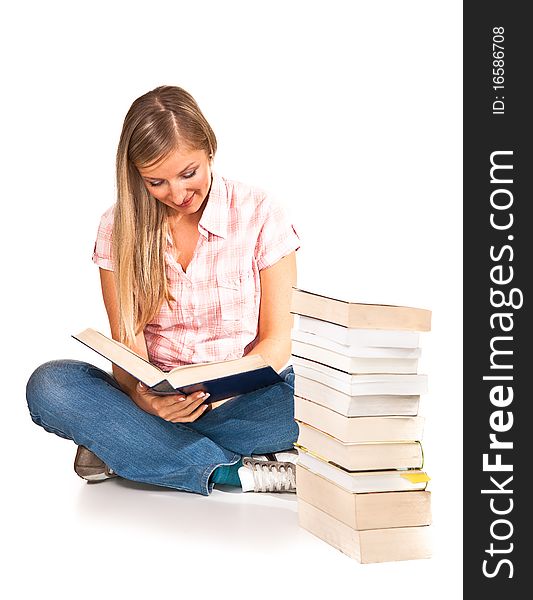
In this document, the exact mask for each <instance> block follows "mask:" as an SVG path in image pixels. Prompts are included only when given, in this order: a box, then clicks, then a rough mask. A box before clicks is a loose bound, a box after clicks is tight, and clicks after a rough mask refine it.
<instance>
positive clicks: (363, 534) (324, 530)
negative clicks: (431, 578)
mask: <svg viewBox="0 0 533 600" xmlns="http://www.w3.org/2000/svg"><path fill="white" fill-rule="evenodd" d="M298 521H299V523H300V526H301V527H303V528H304V529H306V530H307V531H309V532H310V533H312V534H313V535H315V536H317V537H318V538H320V539H321V540H323V541H325V542H327V543H328V544H330V545H331V546H333V547H335V548H337V549H338V550H340V551H341V552H343V553H344V554H347V555H348V556H350V557H351V558H355V559H356V560H358V561H359V562H360V563H378V562H388V561H396V560H414V559H420V558H430V557H431V531H430V527H429V526H427V525H426V526H420V527H389V528H383V529H365V530H358V529H354V528H353V527H350V526H348V525H346V524H345V523H343V522H342V521H339V520H338V519H335V517H332V516H331V515H328V513H326V512H324V511H322V510H320V509H318V508H316V507H315V506H313V505H312V504H309V503H308V502H306V501H305V500H303V499H302V498H298Z"/></svg>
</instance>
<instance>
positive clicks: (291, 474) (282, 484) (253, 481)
mask: <svg viewBox="0 0 533 600" xmlns="http://www.w3.org/2000/svg"><path fill="white" fill-rule="evenodd" d="M297 458H298V452H297V451H296V450H286V451H284V452H276V453H274V454H261V455H256V454H254V455H252V456H245V457H243V459H242V467H240V469H239V471H238V472H239V478H240V480H241V485H242V491H243V492H252V491H253V492H293V493H294V492H296V467H295V463H296V459H297Z"/></svg>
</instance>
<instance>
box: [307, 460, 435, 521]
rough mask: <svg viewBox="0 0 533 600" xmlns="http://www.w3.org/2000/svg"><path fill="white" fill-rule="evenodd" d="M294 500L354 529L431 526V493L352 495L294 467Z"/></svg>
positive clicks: (318, 476)
mask: <svg viewBox="0 0 533 600" xmlns="http://www.w3.org/2000/svg"><path fill="white" fill-rule="evenodd" d="M296 480H297V481H298V487H297V488H296V493H297V495H298V498H301V499H302V500H305V501H306V502H307V503H309V504H312V505H313V506H315V507H316V508H318V509H320V510H323V511H324V512H327V513H328V514H329V515H331V516H332V517H335V518H336V519H338V520H339V521H342V522H343V523H345V524H346V525H348V526H349V527H353V528H354V529H383V528H388V527H419V526H422V525H430V524H431V492H427V491H423V490H418V491H407V492H371V493H368V494H354V493H353V492H348V491H347V490H345V489H343V488H341V487H340V486H338V485H335V484H334V483H332V482H331V481H328V480H327V479H324V477H321V476H320V475H316V474H315V473H312V472H311V471H309V469H306V468H305V467H304V466H303V465H296Z"/></svg>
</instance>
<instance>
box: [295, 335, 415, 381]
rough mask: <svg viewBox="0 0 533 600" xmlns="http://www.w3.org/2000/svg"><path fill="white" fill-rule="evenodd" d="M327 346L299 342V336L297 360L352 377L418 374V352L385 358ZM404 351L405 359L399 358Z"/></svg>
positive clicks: (377, 353) (368, 350)
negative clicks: (310, 362) (305, 360)
mask: <svg viewBox="0 0 533 600" xmlns="http://www.w3.org/2000/svg"><path fill="white" fill-rule="evenodd" d="M315 338H316V336H315ZM325 346H326V345H325V344H319V343H317V341H316V340H312V341H309V342H307V341H300V340H299V339H298V336H297V335H295V336H293V338H292V353H293V354H294V356H299V357H301V358H306V359H307V360H312V361H315V362H318V363H321V364H323V365H326V366H330V367H333V368H334V369H340V370H341V371H345V372H347V373H351V374H355V373H416V372H417V369H418V351H417V350H412V349H408V350H407V351H405V349H403V348H400V349H399V350H398V349H392V350H393V351H394V352H391V355H389V356H386V355H385V353H384V352H382V351H381V349H378V348H361V347H357V346H353V347H352V346H344V347H338V346H339V345H337V348H336V349H332V347H331V346H333V343H330V344H329V346H330V347H329V348H327V347H325ZM401 351H403V354H404V355H403V356H399V355H400V354H401ZM393 354H395V355H396V356H394V355H393Z"/></svg>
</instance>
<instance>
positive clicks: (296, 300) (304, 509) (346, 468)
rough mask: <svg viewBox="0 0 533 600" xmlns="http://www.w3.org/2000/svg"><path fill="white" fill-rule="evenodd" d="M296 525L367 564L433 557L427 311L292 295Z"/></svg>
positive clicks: (302, 293)
mask: <svg viewBox="0 0 533 600" xmlns="http://www.w3.org/2000/svg"><path fill="white" fill-rule="evenodd" d="M291 312H292V313H294V314H295V315H296V317H295V325H294V328H293V331H292V363H293V367H294V372H295V381H294V391H295V398H294V416H295V419H296V421H297V423H298V426H299V436H298V440H297V443H296V448H297V449H298V463H297V465H296V491H297V496H298V518H299V523H300V525H301V526H302V527H303V528H304V529H306V530H308V531H310V532H311V533H313V534H314V535H316V536H318V537H319V538H321V539H322V540H324V541H326V542H328V543H329V544H331V545H332V546H334V547H336V548H338V549H339V550H341V551H342V552H344V553H345V554H347V555H349V556H351V557H352V558H355V559H357V560H358V561H359V562H361V563H373V562H385V561H395V560H410V559H419V558H429V556H430V555H431V544H430V535H429V529H430V527H429V525H430V523H431V494H430V492H429V491H427V490H426V487H427V483H428V481H429V477H428V476H427V474H426V473H425V472H424V471H423V470H422V467H423V460H424V459H423V453H422V444H421V440H422V435H423V427H424V419H423V417H421V416H419V415H418V409H419V401H420V395H421V394H424V393H425V392H426V391H427V376H426V375H421V374H418V359H419V356H420V347H419V338H420V333H421V332H425V331H429V330H430V326H431V312H430V311H428V310H424V309H418V308H411V307H400V306H386V305H377V304H358V303H354V302H344V301H341V300H337V299H333V298H327V297H325V296H319V295H317V294H313V293H311V292H306V291H304V290H299V289H293V296H292V305H291Z"/></svg>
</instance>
